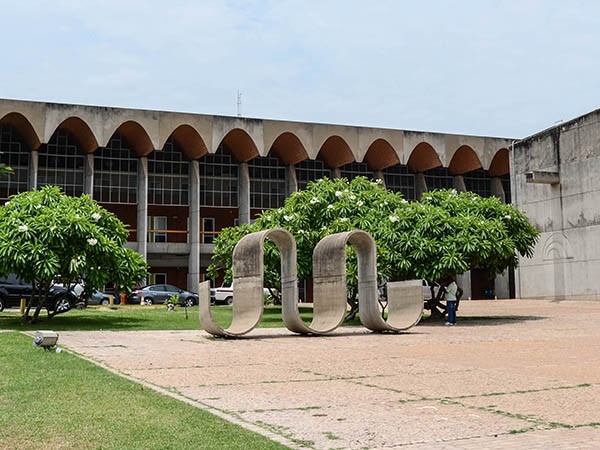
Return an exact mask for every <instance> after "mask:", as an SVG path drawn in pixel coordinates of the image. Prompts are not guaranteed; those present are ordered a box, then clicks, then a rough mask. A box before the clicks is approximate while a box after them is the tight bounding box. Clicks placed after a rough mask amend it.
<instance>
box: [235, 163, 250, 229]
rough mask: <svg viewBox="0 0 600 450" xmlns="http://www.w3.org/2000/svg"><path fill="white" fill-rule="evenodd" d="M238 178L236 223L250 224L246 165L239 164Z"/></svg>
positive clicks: (248, 181)
mask: <svg viewBox="0 0 600 450" xmlns="http://www.w3.org/2000/svg"><path fill="white" fill-rule="evenodd" d="M238 172H239V177H238V222H239V223H240V225H241V224H244V223H250V170H249V169H248V163H247V162H243V163H240V164H239V170H238Z"/></svg>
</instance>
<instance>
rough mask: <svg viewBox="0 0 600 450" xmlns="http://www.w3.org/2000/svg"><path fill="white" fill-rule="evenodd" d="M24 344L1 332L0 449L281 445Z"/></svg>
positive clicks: (76, 361)
mask: <svg viewBox="0 0 600 450" xmlns="http://www.w3.org/2000/svg"><path fill="white" fill-rule="evenodd" d="M90 312H91V311H90ZM65 319H66V316H65ZM65 319H63V320H65ZM53 328H54V327H53ZM31 342H32V339H31V338H30V337H28V336H25V335H22V334H20V333H14V332H12V333H11V332H9V333H0V412H1V414H0V449H16V448H18V449H51V448H61V449H99V448H102V449H189V448H198V449H257V448H260V449H283V448H287V447H284V446H282V445H280V444H277V443H274V442H272V441H269V440H268V439H266V438H265V437H262V436H260V435H258V434H255V433H252V432H250V431H247V430H244V429H243V428H241V427H239V426H237V425H233V424H231V423H229V422H227V421H225V420H222V419H220V418H218V417H216V416H213V415H212V414H209V413H207V412H205V411H202V410H200V409H198V408H195V407H193V406H190V405H187V404H185V403H183V402H180V401H177V400H175V399H172V398H170V397H166V396H163V395H160V394H158V393H156V392H154V391H152V390H150V389H147V388H144V387H143V386H141V385H139V384H136V383H133V382H131V381H128V380H126V379H124V378H121V377H119V376H117V375H114V374H112V373H110V372H108V371H106V370H104V369H102V368H100V367H98V366H96V365H94V364H92V363H90V362H87V361H85V360H83V359H81V358H79V357H76V356H74V355H72V354H70V353H68V352H65V351H63V352H62V353H55V352H53V351H44V350H42V349H39V348H34V347H33V346H32V345H31Z"/></svg>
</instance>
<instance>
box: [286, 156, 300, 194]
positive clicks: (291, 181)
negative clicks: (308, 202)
mask: <svg viewBox="0 0 600 450" xmlns="http://www.w3.org/2000/svg"><path fill="white" fill-rule="evenodd" d="M294 192H298V178H297V177H296V166H294V165H293V164H290V165H288V166H285V196H286V198H287V197H289V196H290V195H292V194H293V193H294Z"/></svg>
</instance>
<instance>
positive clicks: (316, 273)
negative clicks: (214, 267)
mask: <svg viewBox="0 0 600 450" xmlns="http://www.w3.org/2000/svg"><path fill="white" fill-rule="evenodd" d="M266 238H269V239H270V240H271V241H273V242H274V243H275V245H277V247H278V248H279V251H280V252H281V279H282V283H281V285H282V316H283V322H284V324H285V326H286V327H287V328H288V329H289V330H290V331H292V332H294V333H300V334H314V335H320V334H326V333H329V332H331V331H333V330H335V329H336V328H338V327H339V326H340V325H341V324H342V322H343V321H344V316H345V314H346V300H347V299H346V245H347V244H350V245H352V246H353V247H354V249H355V250H356V253H357V257H358V296H359V314H360V320H361V322H362V324H363V325H364V326H365V327H366V328H368V329H370V330H372V331H377V332H382V331H402V330H406V329H408V328H410V327H412V326H414V325H416V324H417V322H418V321H419V320H420V319H421V315H422V312H423V292H422V288H421V281H420V280H412V281H402V282H395V283H388V308H389V310H388V320H387V321H386V320H384V319H383V318H382V317H381V312H380V310H379V302H378V301H377V300H378V290H377V256H376V251H375V241H374V240H373V238H372V237H371V235H370V234H369V233H366V232H364V231H359V230H355V231H348V232H344V233H336V234H332V235H330V236H326V237H324V238H323V239H321V241H319V243H318V244H317V245H316V247H315V249H314V252H313V283H314V284H313V294H314V304H313V319H312V322H311V324H310V325H307V324H306V323H305V322H304V321H303V320H302V318H301V317H300V311H299V309H298V280H297V266H296V264H297V263H296V241H295V239H294V236H293V235H292V234H291V233H290V232H288V231H286V230H283V229H270V230H265V231H259V232H255V233H251V234H249V235H247V236H245V237H243V238H242V239H240V241H239V242H238V243H237V245H236V246H235V249H234V251H233V280H234V283H233V315H232V319H231V325H230V326H229V328H226V329H224V328H222V327H221V326H219V325H218V324H216V323H215V322H214V320H213V318H212V315H211V312H210V284H209V282H204V283H201V284H200V289H199V295H200V300H199V304H200V308H199V314H200V324H201V325H202V327H203V328H204V330H206V331H207V332H209V333H211V334H213V335H215V336H223V337H235V336H241V335H243V334H246V333H248V332H249V331H251V330H252V329H253V328H254V327H256V325H258V323H259V322H260V319H261V317H262V313H263V309H264V300H263V275H264V262H263V255H264V241H265V239H266Z"/></svg>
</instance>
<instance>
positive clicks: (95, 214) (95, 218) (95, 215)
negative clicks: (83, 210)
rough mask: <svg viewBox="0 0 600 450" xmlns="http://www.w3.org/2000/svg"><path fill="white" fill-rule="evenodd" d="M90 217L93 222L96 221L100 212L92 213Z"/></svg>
mask: <svg viewBox="0 0 600 450" xmlns="http://www.w3.org/2000/svg"><path fill="white" fill-rule="evenodd" d="M92 219H93V220H94V222H98V221H99V220H100V214H99V213H94V214H92Z"/></svg>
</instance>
